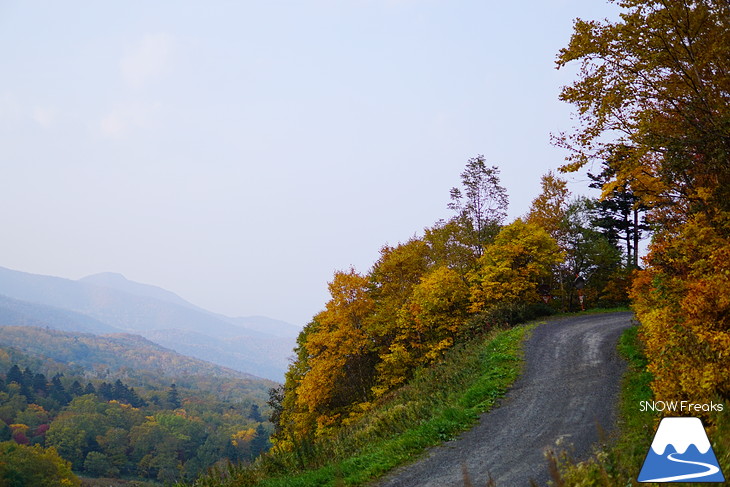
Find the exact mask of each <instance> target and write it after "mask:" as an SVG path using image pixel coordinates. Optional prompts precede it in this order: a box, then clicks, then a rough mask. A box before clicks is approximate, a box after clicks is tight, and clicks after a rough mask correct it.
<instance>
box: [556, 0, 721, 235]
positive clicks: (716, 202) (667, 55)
mask: <svg viewBox="0 0 730 487" xmlns="http://www.w3.org/2000/svg"><path fill="white" fill-rule="evenodd" d="M618 3H619V5H620V6H621V7H623V9H624V13H623V14H622V17H621V21H620V22H616V23H611V22H603V23H601V22H595V21H583V20H578V21H576V23H575V27H574V29H575V32H574V34H573V36H572V38H571V40H570V44H569V45H568V47H567V48H564V49H562V50H561V51H560V54H559V56H558V60H557V65H558V67H559V68H560V67H563V66H565V65H566V64H567V63H569V62H572V61H578V62H580V64H581V69H580V74H579V78H578V80H577V81H576V82H574V83H573V84H572V85H571V86H566V87H564V88H563V91H562V93H561V99H562V100H564V101H567V102H570V103H572V104H574V105H575V106H576V107H577V109H578V125H577V126H576V128H575V130H574V131H573V133H572V134H570V135H564V134H563V135H561V136H559V137H558V138H557V142H558V144H559V145H562V146H565V147H567V148H568V149H570V150H571V155H570V156H569V160H568V164H566V165H565V166H564V167H563V170H577V169H578V168H580V167H583V166H584V165H586V164H587V163H588V162H590V161H595V162H598V163H601V162H603V161H606V160H610V159H612V158H613V160H614V162H615V164H614V169H615V171H616V173H615V176H614V177H613V179H612V181H611V182H609V183H607V184H605V185H604V191H610V189H611V185H619V186H620V185H623V184H624V183H625V182H626V181H630V182H631V188H632V190H633V191H634V192H635V194H636V195H637V196H638V197H639V198H641V200H642V201H643V202H644V203H645V204H646V205H647V206H649V207H652V208H653V210H654V211H653V212H652V213H653V216H654V217H655V218H658V219H660V220H661V221H663V222H664V223H666V224H672V223H681V222H683V221H685V220H686V215H687V212H694V211H711V209H712V208H713V207H714V206H716V207H718V208H722V209H724V210H728V209H730V171H728V155H729V154H730V123H729V122H728V120H729V119H730V81H729V79H730V75H729V74H728V73H730V61H729V60H730V4H728V2H727V0H622V1H620V2H618ZM617 153H620V154H621V155H622V157H620V158H616V157H615V154H617Z"/></svg>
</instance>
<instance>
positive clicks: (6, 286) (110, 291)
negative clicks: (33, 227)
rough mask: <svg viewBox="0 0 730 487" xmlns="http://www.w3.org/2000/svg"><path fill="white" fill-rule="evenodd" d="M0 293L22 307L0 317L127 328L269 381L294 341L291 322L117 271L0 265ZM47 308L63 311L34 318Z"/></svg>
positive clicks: (99, 330)
mask: <svg viewBox="0 0 730 487" xmlns="http://www.w3.org/2000/svg"><path fill="white" fill-rule="evenodd" d="M0 295H4V296H5V297H6V299H7V298H9V299H10V300H11V301H9V302H10V303H11V304H12V303H13V302H15V303H16V305H15V308H16V311H17V309H18V308H22V313H21V312H12V308H13V307H12V306H10V305H8V306H6V308H7V309H10V311H8V312H6V318H7V319H6V320H5V322H3V323H0V324H5V325H35V326H48V327H50V328H57V329H64V330H73V331H83V332H90V333H96V334H104V333H109V332H110V331H123V332H127V333H134V334H138V335H142V336H144V337H147V338H148V339H150V340H153V341H156V342H157V343H159V344H161V345H163V346H165V347H169V348H171V349H173V350H176V351H178V352H180V353H190V354H191V355H192V356H195V357H198V358H201V359H203V360H210V361H213V362H214V363H218V364H220V365H225V366H231V367H235V368H236V370H240V371H242V372H247V373H251V374H256V375H259V376H262V377H265V378H268V379H271V380H276V381H282V380H283V378H284V371H285V370H286V366H287V364H288V358H289V356H291V355H292V350H293V348H294V346H295V343H296V342H295V337H296V333H295V331H296V330H297V329H296V327H295V326H294V325H290V324H288V323H285V322H281V321H278V320H272V319H270V318H263V317H255V318H228V317H225V316H222V315H219V314H216V313H213V312H210V311H207V310H204V309H202V308H200V307H197V306H195V305H193V304H191V303H189V302H187V301H185V300H184V299H182V298H181V297H179V296H177V295H176V294H174V293H172V292H170V291H166V290H164V289H162V288H159V287H156V286H150V285H147V284H141V283H136V282H134V281H129V280H128V279H126V278H125V277H124V276H122V275H121V274H114V273H102V274H95V275H92V276H88V277H85V278H83V279H80V280H78V281H73V280H70V279H62V278H58V277H52V276H43V275H35V274H28V273H24V272H20V271H15V270H11V269H7V268H3V267H0ZM19 302H23V304H22V305H21V304H19ZM0 304H2V303H0ZM37 305H40V306H38V308H37V309H36V310H35V311H33V310H32V308H33V307H34V306H37ZM51 309H55V310H63V311H66V312H70V314H67V315H65V316H60V315H57V316H56V318H55V319H42V316H43V315H44V314H46V315H48V314H49V312H50V310H51ZM64 320H66V323H67V324H65V325H64V324H62V322H63V321H64Z"/></svg>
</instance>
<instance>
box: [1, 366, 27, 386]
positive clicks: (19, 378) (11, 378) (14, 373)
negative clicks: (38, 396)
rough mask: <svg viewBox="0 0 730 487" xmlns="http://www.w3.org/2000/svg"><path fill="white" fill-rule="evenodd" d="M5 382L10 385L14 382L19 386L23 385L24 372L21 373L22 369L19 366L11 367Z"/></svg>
mask: <svg viewBox="0 0 730 487" xmlns="http://www.w3.org/2000/svg"><path fill="white" fill-rule="evenodd" d="M5 381H6V382H7V383H8V384H12V383H13V382H15V383H16V384H18V385H22V384H23V372H21V371H20V367H18V365H17V364H13V366H12V367H10V369H9V370H8V373H7V374H6V376H5Z"/></svg>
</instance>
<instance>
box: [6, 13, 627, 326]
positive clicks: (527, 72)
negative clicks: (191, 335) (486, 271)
mask: <svg viewBox="0 0 730 487" xmlns="http://www.w3.org/2000/svg"><path fill="white" fill-rule="evenodd" d="M614 9H615V7H613V6H612V5H607V4H606V3H605V2H604V1H603V0H532V1H519V2H506V1H500V2H494V1H486V0H478V1H458V0H309V1H304V0H299V1H278V0H261V1H244V0H241V1H205V2H203V1H198V2H183V1H170V2H164V1H139V2H134V1H123V2H122V1H117V2H111V1H105V2H99V1H88V2H77V1H63V2H58V1H47V2H34V1H25V0H23V1H5V0H0V63H2V64H1V66H2V67H1V68H0V229H1V232H2V237H1V238H0V266H4V267H10V268H13V269H17V270H21V271H25V272H33V273H38V274H50V275H56V276H61V277H67V278H73V279H76V278H80V277H83V276H85V275H88V274H93V273H97V272H103V271H114V272H120V273H122V274H124V275H125V276H126V277H127V278H129V279H133V280H136V281H141V282H145V283H149V284H155V285H158V286H161V287H164V288H166V289H169V290H171V291H173V292H176V293H178V294H179V295H181V296H182V297H184V298H185V299H188V300H189V301H191V302H193V303H195V304H197V305H200V306H203V307H206V308H208V309H211V310H213V311H217V312H221V313H224V314H228V315H232V316H243V315H253V314H260V315H266V316H269V317H272V318H278V319H283V320H287V321H290V322H292V323H295V324H297V325H300V326H301V325H304V324H305V323H306V322H308V321H309V319H310V318H311V316H313V315H314V314H315V313H316V312H318V311H319V310H321V309H322V308H323V307H324V304H325V302H326V301H327V299H328V294H327V282H328V281H329V280H330V279H331V277H332V273H333V272H334V271H335V270H338V269H347V268H349V266H350V265H353V266H355V268H356V269H358V270H359V271H362V272H367V271H368V269H369V268H370V266H371V265H372V263H373V262H374V261H375V260H376V259H377V257H378V251H379V249H380V247H381V246H382V245H383V244H386V243H389V244H397V243H398V242H401V241H405V240H407V239H408V238H409V237H411V236H413V235H414V234H420V233H421V231H422V230H423V228H424V227H427V226H431V225H432V224H433V223H434V222H435V221H436V220H438V219H439V218H446V217H448V216H450V212H449V211H448V210H447V209H446V204H447V203H448V197H449V189H450V188H451V187H452V186H455V185H457V184H458V183H459V173H460V172H461V171H462V170H463V168H464V165H465V164H466V161H467V159H469V158H470V157H474V156H476V155H478V154H484V155H485V157H486V159H487V162H488V163H490V164H495V165H498V166H499V167H500V168H501V171H502V174H501V175H502V183H503V185H504V186H505V187H506V188H507V190H508V192H509V196H510V212H509V214H510V218H514V217H517V216H520V215H522V214H524V213H525V211H526V210H527V208H528V207H529V204H530V202H531V200H532V198H533V197H534V196H535V195H536V193H537V192H538V190H539V180H540V176H541V175H542V174H543V173H545V172H546V171H548V170H549V169H552V168H555V167H557V166H558V165H559V164H560V163H561V161H562V158H563V153H562V152H561V151H560V150H558V149H557V148H554V147H552V146H551V145H550V140H549V139H550V137H549V135H550V133H551V132H553V133H556V132H558V131H560V130H567V129H569V128H570V126H571V121H570V118H569V115H570V112H571V107H570V106H568V105H565V104H563V103H561V102H560V101H559V100H558V93H559V90H560V86H562V85H564V84H568V83H570V82H571V80H572V79H573V77H574V75H575V69H565V70H561V71H556V70H555V69H554V59H555V55H556V54H557V52H558V50H559V49H560V48H561V47H564V46H565V45H566V44H567V42H568V39H569V38H570V34H571V31H572V23H573V19H574V18H576V17H581V18H585V19H589V18H603V17H606V16H611V15H612V13H613V12H614ZM573 179H574V180H575V183H573V184H572V185H571V188H572V189H573V191H574V192H581V191H582V188H583V187H584V186H585V184H584V183H581V182H580V179H581V178H580V177H578V178H573Z"/></svg>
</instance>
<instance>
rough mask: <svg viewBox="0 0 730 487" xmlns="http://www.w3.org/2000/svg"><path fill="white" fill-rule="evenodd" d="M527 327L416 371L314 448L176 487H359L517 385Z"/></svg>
mask: <svg viewBox="0 0 730 487" xmlns="http://www.w3.org/2000/svg"><path fill="white" fill-rule="evenodd" d="M527 331H528V327H517V328H513V329H510V330H507V331H499V332H498V331H496V330H495V331H493V332H492V333H490V334H488V335H486V336H484V337H482V338H481V339H477V340H473V341H472V342H470V343H466V344H461V345H458V346H455V347H453V348H452V349H451V350H449V351H448V352H447V353H446V356H445V358H444V360H443V361H442V362H439V363H437V364H435V365H432V366H430V367H423V368H420V369H418V370H417V372H416V373H415V374H414V378H413V379H412V380H411V381H410V382H409V383H408V385H406V386H404V387H401V388H399V389H397V390H396V391H394V392H392V393H391V394H390V395H388V396H387V397H384V398H383V399H381V400H380V402H379V403H378V407H377V408H375V409H372V410H371V411H368V412H367V413H365V414H364V415H362V416H361V417H360V418H358V419H357V420H356V421H353V422H351V423H350V424H349V425H348V426H345V427H343V428H341V429H340V430H338V431H337V433H336V434H333V435H329V436H324V437H321V438H319V439H317V440H309V441H307V440H303V441H299V442H297V444H296V445H295V447H294V448H292V449H290V450H285V449H280V448H279V449H274V450H273V451H271V452H270V453H268V454H266V455H264V456H263V457H260V458H259V459H258V460H257V461H256V462H255V463H254V464H253V465H250V466H229V467H227V468H221V469H218V470H217V471H215V472H211V473H210V474H209V475H206V476H202V477H200V478H199V479H197V480H196V481H195V482H194V483H191V484H186V483H178V484H177V486H178V487H183V486H195V487H233V486H236V487H248V486H261V487H263V486H268V487H273V486H293V485H297V486H303V487H304V486H312V487H314V486H316V487H320V486H323V485H341V484H342V483H344V484H346V485H361V484H364V483H366V482H368V481H370V480H372V479H374V478H376V477H377V476H379V475H382V474H383V473H384V472H386V471H388V470H390V469H392V468H393V467H395V466H397V465H399V464H401V463H404V462H406V461H408V460H410V459H411V458H412V457H413V456H414V455H416V454H418V453H420V452H422V451H423V449H425V448H427V447H429V446H431V445H434V444H437V443H440V442H442V441H444V440H447V439H449V438H452V437H453V436H454V435H456V434H457V433H458V432H460V431H463V430H464V429H467V428H468V427H470V426H471V425H472V424H473V423H474V421H476V419H477V418H478V416H479V414H480V413H481V412H483V411H486V410H488V409H489V408H491V407H492V405H493V404H494V403H495V401H496V400H497V399H498V398H499V397H500V396H501V395H502V394H503V393H504V392H505V391H506V389H507V387H508V386H509V385H510V384H511V383H512V382H513V381H514V380H515V379H516V377H517V375H518V373H519V370H520V343H521V341H522V339H523V337H524V335H525V333H526V332H527Z"/></svg>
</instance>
